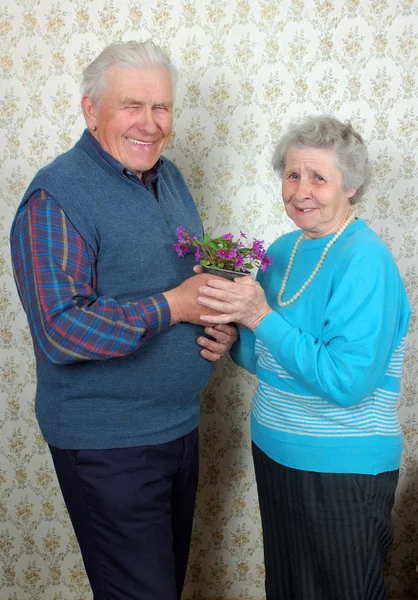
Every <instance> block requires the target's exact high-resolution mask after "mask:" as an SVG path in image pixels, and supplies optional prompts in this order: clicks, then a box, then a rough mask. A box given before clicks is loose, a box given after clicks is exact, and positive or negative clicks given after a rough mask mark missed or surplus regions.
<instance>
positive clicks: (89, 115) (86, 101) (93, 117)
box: [81, 94, 98, 131]
mask: <svg viewBox="0 0 418 600" xmlns="http://www.w3.org/2000/svg"><path fill="white" fill-rule="evenodd" d="M81 110H82V111H83V115H84V118H85V119H86V123H87V127H88V128H89V129H90V131H96V129H97V116H98V109H97V105H96V103H95V102H93V100H92V99H91V97H90V94H85V95H84V96H83V97H82V99H81Z"/></svg>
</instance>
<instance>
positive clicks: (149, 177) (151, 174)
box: [86, 129, 164, 186]
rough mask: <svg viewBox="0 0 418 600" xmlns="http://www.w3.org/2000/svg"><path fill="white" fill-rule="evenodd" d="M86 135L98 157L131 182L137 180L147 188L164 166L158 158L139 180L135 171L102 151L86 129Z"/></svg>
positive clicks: (162, 161)
mask: <svg viewBox="0 0 418 600" xmlns="http://www.w3.org/2000/svg"><path fill="white" fill-rule="evenodd" d="M86 134H87V138H88V139H89V141H90V142H91V143H92V144H93V146H94V147H95V148H96V150H97V151H98V153H99V154H100V156H101V157H102V158H103V159H104V160H105V161H106V162H107V163H108V164H109V165H110V166H111V167H112V168H113V169H115V170H116V171H117V172H118V173H119V174H120V175H122V176H123V177H127V178H128V179H131V180H132V179H137V180H138V181H139V182H141V183H142V184H143V185H145V186H149V185H150V184H151V183H152V182H153V181H154V179H156V177H157V175H158V173H159V172H160V169H161V167H162V166H163V164H164V160H163V158H159V159H158V160H157V162H156V163H155V165H154V166H153V167H151V169H149V170H148V171H144V172H143V173H142V180H141V179H140V178H139V177H138V175H137V173H135V171H131V170H130V169H128V168H127V167H125V165H123V164H122V163H121V162H119V161H118V160H116V158H113V156H111V155H110V154H109V153H108V152H106V150H103V148H102V147H101V145H100V144H99V142H98V141H97V140H96V138H95V137H94V135H92V133H91V132H90V131H89V130H88V129H86Z"/></svg>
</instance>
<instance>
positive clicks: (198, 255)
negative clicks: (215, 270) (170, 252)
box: [195, 246, 202, 262]
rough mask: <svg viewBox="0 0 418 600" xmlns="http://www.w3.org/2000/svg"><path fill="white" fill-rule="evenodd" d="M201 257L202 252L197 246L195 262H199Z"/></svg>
mask: <svg viewBox="0 0 418 600" xmlns="http://www.w3.org/2000/svg"><path fill="white" fill-rule="evenodd" d="M201 255H202V250H201V249H200V246H198V247H197V248H196V254H195V258H196V262H199V260H200V257H201Z"/></svg>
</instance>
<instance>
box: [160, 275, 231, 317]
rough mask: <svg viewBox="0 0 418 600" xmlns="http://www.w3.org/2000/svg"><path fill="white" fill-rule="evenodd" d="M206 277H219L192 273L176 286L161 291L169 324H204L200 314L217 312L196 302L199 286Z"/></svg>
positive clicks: (205, 280)
mask: <svg viewBox="0 0 418 600" xmlns="http://www.w3.org/2000/svg"><path fill="white" fill-rule="evenodd" d="M208 279H220V277H215V278H214V277H213V275H208V274H207V273H201V274H199V275H193V276H192V277H189V279H186V280H185V281H183V283H181V284H180V285H179V286H177V287H176V288H173V289H172V290H168V291H167V292H163V295H164V296H165V298H166V300H167V302H168V305H169V307H170V313H171V320H170V325H174V324H175V323H180V322H186V323H194V324H195V325H202V326H204V325H205V324H204V323H203V321H202V320H201V318H200V316H201V315H202V314H206V315H207V314H210V315H217V314H219V313H218V312H217V311H216V310H211V309H208V308H207V307H206V308H205V307H204V306H202V305H200V304H198V302H197V297H198V295H199V287H201V286H204V285H205V284H206V282H207V281H208Z"/></svg>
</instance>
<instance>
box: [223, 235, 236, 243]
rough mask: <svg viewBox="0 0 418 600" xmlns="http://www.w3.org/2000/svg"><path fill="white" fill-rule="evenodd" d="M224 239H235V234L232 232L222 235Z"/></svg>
mask: <svg viewBox="0 0 418 600" xmlns="http://www.w3.org/2000/svg"><path fill="white" fill-rule="evenodd" d="M222 239H223V240H231V242H232V240H233V239H234V236H233V235H232V233H225V235H223V236H222Z"/></svg>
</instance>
